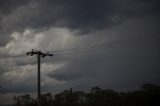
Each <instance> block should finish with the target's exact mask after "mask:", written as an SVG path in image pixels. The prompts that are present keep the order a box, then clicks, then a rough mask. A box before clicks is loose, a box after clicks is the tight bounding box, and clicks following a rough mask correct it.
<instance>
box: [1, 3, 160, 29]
mask: <svg viewBox="0 0 160 106" xmlns="http://www.w3.org/2000/svg"><path fill="white" fill-rule="evenodd" d="M0 4H1V6H0V7H1V8H0V10H1V15H0V17H1V18H0V19H1V20H0V21H1V26H0V27H1V29H3V31H4V32H10V31H15V30H18V31H20V30H24V29H25V28H34V29H44V28H49V27H68V28H71V29H78V30H81V31H82V32H83V31H84V32H88V31H90V30H93V29H103V28H106V27H111V26H113V25H117V24H119V23H121V22H123V21H124V20H125V19H127V18H130V17H139V16H147V15H155V14H157V15H159V10H160V9H159V8H160V7H159V4H160V2H159V1H158V0H152V1H151V0H147V1H144V0H120V1H116V0H100V1H97V0H76V1H75V0H67V1H66V0H30V1H29V0H22V1H13V0H1V3H0ZM3 31H2V30H1V32H3Z"/></svg>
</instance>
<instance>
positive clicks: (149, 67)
mask: <svg viewBox="0 0 160 106" xmlns="http://www.w3.org/2000/svg"><path fill="white" fill-rule="evenodd" d="M159 19H160V1H159V0H0V86H1V88H0V103H1V104H2V103H7V102H10V101H11V99H12V96H13V95H19V94H25V93H30V94H35V93H36V90H37V88H36V86H37V64H36V57H34V56H33V57H30V56H27V55H26V52H29V51H31V50H32V49H35V50H41V51H43V52H51V53H53V54H54V57H46V58H44V59H42V64H41V65H42V67H41V72H42V77H41V81H42V82H41V83H42V91H43V92H53V93H57V92H60V91H63V90H65V89H68V88H73V89H74V90H89V89H90V88H91V87H94V86H100V87H102V88H111V89H115V90H131V89H132V90H133V89H136V88H138V87H139V86H140V85H141V84H143V83H155V84H160V65H159V64H160V60H159V59H160V56H159V54H160V51H159V49H160V46H159V45H160V43H159V42H160V30H159V28H160V21H159Z"/></svg>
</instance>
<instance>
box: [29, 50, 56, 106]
mask: <svg viewBox="0 0 160 106" xmlns="http://www.w3.org/2000/svg"><path fill="white" fill-rule="evenodd" d="M26 54H27V55H30V56H33V55H36V57H37V60H38V63H37V100H38V103H37V104H38V106H41V57H43V58H44V57H46V56H53V54H50V53H48V52H47V53H43V52H41V51H38V50H33V49H32V51H31V52H27V53H26Z"/></svg>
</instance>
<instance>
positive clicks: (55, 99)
mask: <svg viewBox="0 0 160 106" xmlns="http://www.w3.org/2000/svg"><path fill="white" fill-rule="evenodd" d="M13 99H14V106H37V100H36V99H33V98H32V97H31V96H30V95H28V94H26V95H21V96H14V97H13ZM41 106H160V86H159V85H155V84H143V85H142V86H141V88H140V89H139V90H135V91H127V92H116V91H114V90H112V89H101V88H100V87H93V88H91V90H90V91H89V92H87V93H86V92H83V91H73V90H72V89H71V88H70V89H68V90H64V91H63V92H60V93H58V94H56V95H54V96H53V95H52V94H51V93H46V94H42V95H41Z"/></svg>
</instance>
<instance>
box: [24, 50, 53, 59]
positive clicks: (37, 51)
mask: <svg viewBox="0 0 160 106" xmlns="http://www.w3.org/2000/svg"><path fill="white" fill-rule="evenodd" d="M26 54H27V55H30V56H33V55H40V56H41V57H43V58H44V57H46V56H53V54H51V53H49V52H47V53H43V52H41V51H39V50H34V49H32V51H31V52H27V53H26Z"/></svg>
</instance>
